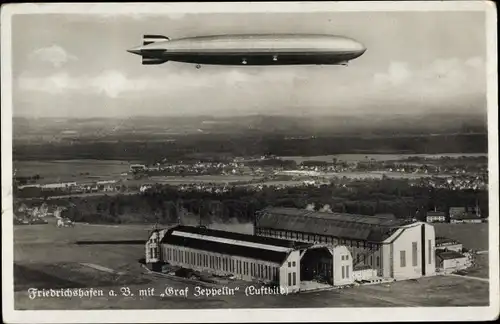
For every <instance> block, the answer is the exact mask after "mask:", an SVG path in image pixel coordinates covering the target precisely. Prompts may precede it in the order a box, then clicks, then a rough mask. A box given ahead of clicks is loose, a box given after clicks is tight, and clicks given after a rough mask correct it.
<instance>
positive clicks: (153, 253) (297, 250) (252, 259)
mask: <svg viewBox="0 0 500 324" xmlns="http://www.w3.org/2000/svg"><path fill="white" fill-rule="evenodd" d="M146 263H148V264H165V263H168V264H170V265H173V266H179V267H183V268H188V269H193V270H195V271H199V272H205V273H211V274H214V275H220V276H224V275H234V276H235V277H236V278H238V279H241V280H246V281H263V282H269V283H275V284H278V285H279V286H281V287H287V289H288V291H289V292H296V291H299V290H301V283H302V282H314V281H315V280H317V279H318V277H321V278H324V282H325V283H326V284H329V285H332V286H343V285H348V284H352V283H353V276H352V271H353V270H352V269H353V266H352V257H351V254H350V252H349V250H348V249H347V248H346V247H345V246H335V247H333V246H327V245H325V244H314V243H309V242H300V241H292V240H285V239H277V238H269V237H262V236H256V235H246V234H240V233H233V232H226V231H219V230H213V229H208V228H204V227H192V226H182V225H178V226H175V227H173V228H170V229H163V230H154V231H153V232H152V233H151V235H150V237H149V239H148V241H147V242H146Z"/></svg>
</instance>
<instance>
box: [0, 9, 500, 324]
mask: <svg viewBox="0 0 500 324" xmlns="http://www.w3.org/2000/svg"><path fill="white" fill-rule="evenodd" d="M329 11H330V12H349V11H482V12H485V14H486V28H485V32H486V33H487V47H488V48H487V71H488V73H487V78H488V79H487V92H488V97H487V103H488V142H489V144H488V145H489V146H488V149H489V152H488V156H489V204H490V206H489V208H490V218H489V260H490V306H489V307H412V308H301V309H296V308H290V309H222V310H109V311H102V310H95V311H94V310H84V311H15V310H14V289H13V287H14V285H13V267H12V264H13V224H12V82H11V81H12V69H11V59H12V57H11V50H12V44H11V28H12V24H11V18H12V15H14V14H49V13H59V14H89V15H108V16H109V15H125V16H129V15H136V16H140V15H144V14H154V15H159V14H167V13H170V14H172V13H186V12H187V13H238V12H240V13H241V12H245V13H249V12H255V13H259V12H276V13H278V12H289V13H291V12H329ZM496 20H497V15H496V11H495V4H494V3H493V2H486V1H484V2H483V1H444V2H439V1H435V2H434V1H411V2H404V1H395V2H376V1H374V2H354V1H353V2H287V3H284V2H268V3H256V2H248V3H245V2H241V3H227V2H225V3H216V2H212V3H149V4H147V5H146V4H144V3H140V4H139V3H128V4H120V3H105V4H104V3H103V4H95V3H87V4H83V3H78V4H75V3H71V4H8V5H4V6H2V12H1V75H2V79H1V80H2V83H1V87H2V88H1V90H2V110H1V114H2V115H1V116H2V216H3V217H2V273H3V276H2V296H3V297H2V300H3V315H4V320H5V321H6V322H8V323H9V322H10V323H29V322H36V323H79V322H86V323H103V322H108V323H118V322H123V323H128V322H137V323H151V322H177V323H184V322H196V321H199V320H200V319H203V321H204V322H213V323H221V322H310V321H317V322H324V321H328V322H331V321H334V322H337V321H345V322H358V321H376V322H386V321H481V320H492V319H495V318H498V314H499V308H500V307H499V305H500V301H499V291H500V290H499V247H498V245H499V240H498V228H499V220H498V215H499V214H498V212H499V208H498V196H499V195H498V193H499V191H498V108H497V107H498V98H497V97H498V87H497V85H498V80H497V66H498V65H497V64H498V62H497V29H496ZM464 41H466V40H464ZM456 297H457V298H460V296H456ZM389 309H390V312H389Z"/></svg>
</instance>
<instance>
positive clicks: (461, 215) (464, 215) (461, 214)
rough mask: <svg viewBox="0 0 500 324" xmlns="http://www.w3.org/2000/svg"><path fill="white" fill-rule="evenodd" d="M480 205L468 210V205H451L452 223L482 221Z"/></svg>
mask: <svg viewBox="0 0 500 324" xmlns="http://www.w3.org/2000/svg"><path fill="white" fill-rule="evenodd" d="M482 222H483V219H482V218H481V212H480V210H479V207H476V208H473V209H471V210H467V208H466V207H450V223H452V224H461V223H482Z"/></svg>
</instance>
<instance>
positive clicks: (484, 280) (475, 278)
mask: <svg viewBox="0 0 500 324" xmlns="http://www.w3.org/2000/svg"><path fill="white" fill-rule="evenodd" d="M448 276H453V277H461V278H468V279H472V280H479V281H483V282H490V280H489V279H486V278H479V277H471V276H462V275H457V274H454V273H450V274H449V275H448Z"/></svg>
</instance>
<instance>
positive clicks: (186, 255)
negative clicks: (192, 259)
mask: <svg viewBox="0 0 500 324" xmlns="http://www.w3.org/2000/svg"><path fill="white" fill-rule="evenodd" d="M184 259H186V263H188V260H189V257H188V251H184Z"/></svg>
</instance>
